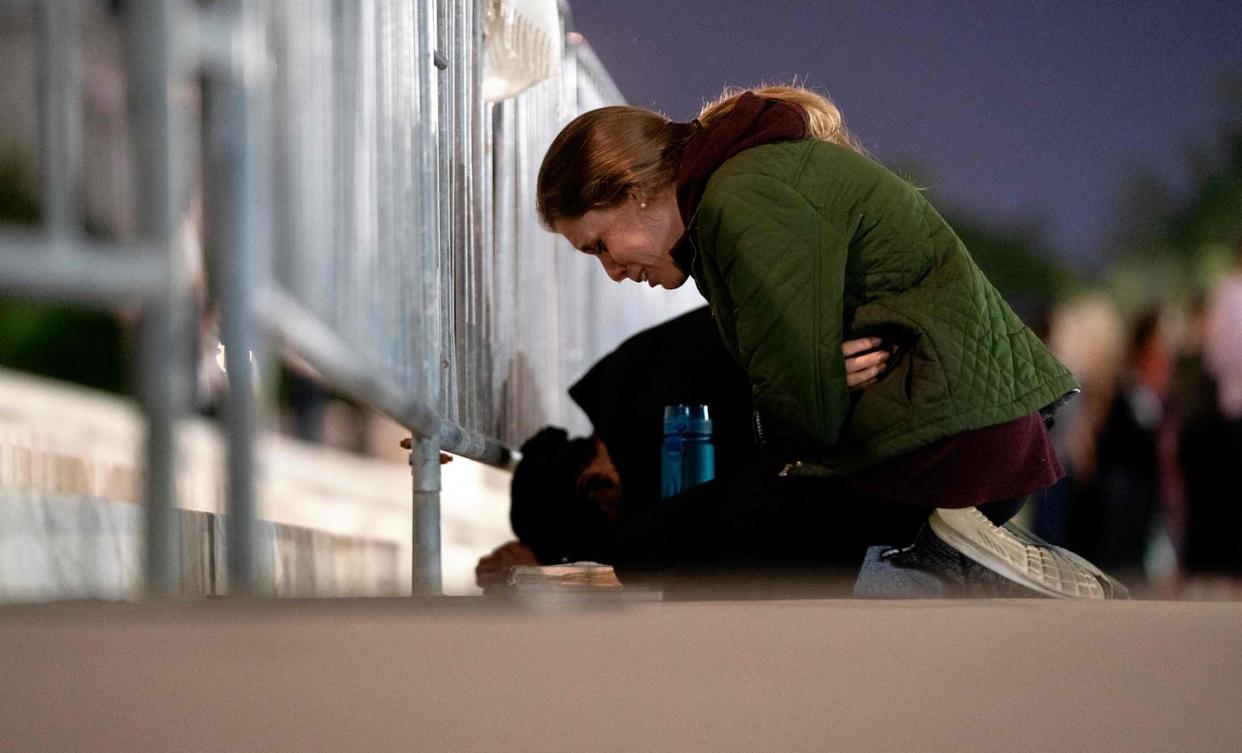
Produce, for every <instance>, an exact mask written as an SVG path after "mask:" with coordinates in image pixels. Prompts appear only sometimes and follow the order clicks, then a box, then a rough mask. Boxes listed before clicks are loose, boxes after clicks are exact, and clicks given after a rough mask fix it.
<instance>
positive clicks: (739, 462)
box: [475, 306, 888, 586]
mask: <svg viewBox="0 0 1242 753" xmlns="http://www.w3.org/2000/svg"><path fill="white" fill-rule="evenodd" d="M880 345H881V342H880V341H879V339H878V338H864V339H861V340H853V341H849V342H847V343H845V344H844V345H843V350H844V352H845V354H846V356H847V357H848V358H847V361H846V368H847V371H848V372H849V373H848V375H847V381H848V384H849V385H850V387H851V388H852V389H862V388H865V387H867V386H869V385H870V384H871V383H873V382H874V380H875V379H876V378H877V377H878V376H879V374H880V372H881V370H882V369H883V367H884V364H885V362H886V361H887V358H888V354H887V352H885V351H883V350H880V349H879V346H880ZM569 395H570V397H571V398H572V399H573V401H574V402H575V403H576V404H577V405H578V406H579V407H580V408H582V410H583V412H584V413H586V415H587V418H588V419H589V420H590V422H591V426H592V427H593V429H594V433H593V434H592V435H591V436H589V437H577V438H571V437H570V436H569V435H568V433H567V432H566V431H565V430H563V429H559V428H556V427H547V428H545V429H543V430H541V431H540V432H539V433H537V434H536V435H535V436H533V437H531V438H530V439H529V440H527V442H526V443H525V444H523V446H522V448H521V451H522V461H521V462H520V463H519V464H518V467H517V469H516V470H515V471H514V474H513V483H512V487H511V495H510V496H511V507H510V522H511V523H512V525H513V530H514V533H515V534H516V535H517V536H518V539H519V541H517V542H510V543H508V544H505V545H503V546H501V547H500V548H499V549H497V550H496V551H494V552H493V553H492V554H490V555H488V556H487V557H484V558H483V559H481V560H480V561H479V565H478V567H477V568H476V571H475V574H476V579H477V581H478V583H479V585H481V586H486V585H490V584H494V583H496V582H498V581H499V580H501V579H503V578H504V577H505V574H506V573H507V572H508V569H509V568H510V567H511V566H513V565H519V564H555V563H560V562H567V561H568V562H575V561H596V562H605V563H606V562H610V561H611V551H610V549H611V545H612V537H613V535H614V534H615V532H616V530H617V527H618V526H619V524H620V522H621V521H622V520H624V519H625V518H627V517H629V516H630V515H633V514H634V513H636V512H638V511H639V510H641V509H643V508H644V507H646V506H647V505H650V504H653V503H655V502H657V501H658V500H659V499H660V448H661V442H662V439H663V415H664V406H666V405H675V404H679V403H683V404H702V405H707V406H708V410H709V412H710V415H711V418H712V422H713V437H712V440H713V443H714V445H715V452H716V476H717V478H726V477H728V476H729V475H730V473H731V472H732V471H733V470H735V469H738V468H741V467H743V466H745V465H747V464H749V463H750V462H751V461H753V460H754V459H756V458H758V457H759V454H760V452H761V447H760V444H759V438H758V437H756V436H755V432H754V431H753V429H752V426H753V422H752V411H751V402H750V386H749V382H748V380H747V377H746V374H745V372H744V371H743V370H742V368H741V367H740V366H739V365H738V364H737V362H736V361H734V360H733V358H732V357H731V356H730V355H729V354H728V352H727V351H726V350H725V348H724V345H723V343H721V341H720V335H719V333H718V330H717V328H716V324H715V322H714V321H713V320H712V318H711V313H710V311H709V309H708V308H707V307H706V306H704V307H701V308H698V309H695V310H693V311H690V312H688V313H686V314H683V315H681V316H678V317H676V318H674V319H671V320H669V321H667V322H664V323H662V324H660V325H657V326H655V327H652V328H650V329H647V330H644V331H642V332H639V333H638V334H636V335H634V336H633V337H631V338H629V339H628V340H626V341H625V342H624V343H622V344H621V345H620V346H619V347H617V349H616V350H614V351H613V352H612V353H610V354H608V355H607V356H605V357H604V358H602V359H601V360H600V361H599V362H598V363H596V364H595V365H594V366H593V367H592V368H591V369H590V370H589V371H588V372H587V373H586V374H585V375H584V376H583V377H582V378H581V379H579V380H578V382H576V383H575V384H574V385H573V386H572V387H571V388H570V390H569Z"/></svg>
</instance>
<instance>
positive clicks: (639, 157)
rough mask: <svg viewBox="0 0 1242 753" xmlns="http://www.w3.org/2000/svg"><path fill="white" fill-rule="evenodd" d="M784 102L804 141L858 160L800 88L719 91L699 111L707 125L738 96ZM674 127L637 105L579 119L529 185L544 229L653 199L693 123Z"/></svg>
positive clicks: (837, 122) (837, 127) (825, 104)
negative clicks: (638, 194) (636, 196)
mask: <svg viewBox="0 0 1242 753" xmlns="http://www.w3.org/2000/svg"><path fill="white" fill-rule="evenodd" d="M747 91H751V92H754V93H755V94H757V95H759V96H761V97H767V98H769V99H775V100H779V101H781V102H788V103H790V104H794V105H797V106H799V107H801V108H802V109H803V110H805V111H806V114H807V121H808V128H807V136H808V137H809V138H815V139H820V140H822V141H828V142H831V143H834V144H839V145H841V146H844V147H848V148H850V149H853V150H855V151H857V152H859V153H863V154H865V153H866V152H865V151H864V150H863V148H862V146H861V145H860V144H859V143H858V142H857V141H856V140H855V139H854V137H853V136H852V135H850V132H849V131H848V130H846V128H845V123H844V122H843V121H842V119H841V111H840V110H838V109H837V107H836V105H834V104H833V103H832V102H831V101H830V100H829V99H828V98H827V97H824V96H822V95H820V94H817V93H815V92H813V91H811V90H809V89H805V88H803V87H800V86H761V87H758V88H756V89H736V88H730V89H725V91H724V93H723V94H721V95H720V97H719V98H717V99H716V100H715V101H714V102H711V103H710V104H708V105H707V106H705V107H704V108H703V109H702V111H701V112H700V113H699V117H698V124H702V126H704V127H707V126H710V125H711V124H712V123H714V122H717V121H718V120H720V119H722V118H724V117H726V116H727V115H728V114H729V113H730V112H732V111H733V107H734V105H736V103H737V100H738V98H739V97H741V95H742V94H745V93H746V92H747ZM698 124H696V123H693V122H692V123H679V122H676V121H673V120H669V119H668V118H667V117H665V116H664V115H661V114H660V113H658V112H652V111H651V110H644V109H642V108H640V107H626V106H617V105H614V106H611V107H601V108H599V109H597V110H591V111H590V112H587V113H583V114H582V115H579V116H578V117H577V118H574V119H573V121H571V122H570V123H569V125H567V126H565V128H563V129H562V130H561V132H560V133H559V134H557V137H556V138H555V139H554V140H553V141H552V145H551V146H549V147H548V152H547V154H545V155H544V158H543V163H542V164H541V165H540V167H539V177H538V179H537V180H536V209H537V211H538V213H539V220H540V222H542V223H543V225H544V226H545V227H547V228H551V227H552V225H553V224H554V223H555V222H556V221H557V220H559V219H572V218H576V217H581V216H582V215H584V214H586V213H587V212H589V211H591V210H592V209H607V208H609V207H614V206H617V205H619V204H621V203H622V202H624V201H625V200H626V199H627V198H628V197H629V196H630V194H632V193H634V192H635V191H642V192H646V193H656V192H658V191H660V190H661V189H663V188H666V187H668V186H669V185H671V184H672V183H673V181H674V180H675V179H676V177H677V170H678V168H679V167H680V165H681V154H682V150H683V149H684V148H685V145H686V142H688V141H689V140H690V137H691V136H693V135H694V132H695V131H696V130H697V129H698V127H699V125H698Z"/></svg>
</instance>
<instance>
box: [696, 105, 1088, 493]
mask: <svg viewBox="0 0 1242 753" xmlns="http://www.w3.org/2000/svg"><path fill="white" fill-rule="evenodd" d="M695 123H696V124H697V123H698V121H697V120H696V121H695ZM807 123H808V121H807V115H806V111H805V110H803V109H802V108H801V107H799V106H798V105H795V104H791V103H788V102H780V101H777V100H773V99H768V98H765V97H760V96H758V95H756V94H754V93H753V92H746V93H745V94H743V95H742V96H741V97H740V98H739V99H738V100H737V102H736V103H735V104H734V107H733V110H732V112H730V113H729V114H728V115H727V116H725V117H724V118H723V119H721V120H718V121H717V122H714V123H712V124H711V125H710V126H707V127H704V126H702V125H700V127H699V128H698V130H696V131H695V133H694V134H693V135H692V136H691V137H690V140H689V141H688V142H687V143H686V146H685V148H684V150H683V151H682V157H681V167H680V169H679V170H678V172H677V179H676V189H677V205H678V208H679V209H680V211H681V219H682V222H684V223H685V226H686V234H685V236H683V237H682V239H681V241H679V242H678V244H677V246H676V247H675V248H674V249H673V260H674V261H675V262H676V263H677V264H678V266H680V267H681V268H682V269H683V270H686V271H689V270H690V267H691V264H690V262H691V260H692V259H693V258H694V247H693V246H692V245H691V243H690V241H689V237H690V227H691V224H692V220H693V218H694V215H695V212H697V211H698V207H699V202H700V201H701V200H702V198H703V191H704V189H705V188H706V187H707V181H708V179H709V178H711V175H712V173H714V172H715V171H716V169H717V168H718V167H720V166H721V165H722V164H724V163H725V161H726V160H728V159H729V158H730V157H733V156H735V155H737V154H738V153H740V152H742V151H745V150H746V149H751V148H753V147H756V146H760V145H763V144H769V143H772V142H774V141H790V140H796V139H803V138H807ZM777 252H778V251H777V250H776V249H773V253H777ZM1064 475H1065V471H1064V469H1062V468H1061V464H1060V463H1059V462H1057V456H1056V452H1055V450H1054V449H1053V446H1052V440H1051V438H1050V437H1049V436H1048V429H1047V427H1046V425H1045V424H1044V421H1043V418H1042V417H1041V416H1040V415H1039V414H1038V413H1032V414H1031V415H1029V416H1024V417H1023V418H1019V419H1017V420H1014V421H1010V422H1008V423H1003V424H997V425H995V426H988V427H985V428H982V429H976V430H974V431H969V432H964V433H962V434H957V435H954V436H952V437H948V438H947V439H943V440H941V441H939V442H935V443H933V444H931V445H928V446H927V447H923V448H920V449H918V450H915V451H914V452H911V453H909V454H907V455H903V456H901V457H897V458H894V459H892V460H888V461H886V462H884V463H882V464H880V465H878V466H875V467H872V468H868V469H866V470H863V471H861V472H859V473H856V474H854V475H852V476H850V477H849V483H850V485H851V486H852V487H853V488H854V489H855V490H857V491H859V492H862V493H864V494H867V495H868V496H872V497H876V498H878V499H885V500H891V501H893V502H899V503H903V504H911V505H927V506H930V507H972V506H975V505H980V504H983V503H985V502H994V501H1000V500H1009V499H1016V498H1019V497H1024V496H1026V495H1027V494H1031V493H1032V492H1036V491H1039V490H1040V489H1044V488H1047V487H1049V486H1051V485H1052V484H1054V483H1056V481H1057V480H1058V479H1059V478H1061V477H1062V476H1064Z"/></svg>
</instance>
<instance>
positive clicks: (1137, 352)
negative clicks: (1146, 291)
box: [1070, 309, 1172, 586]
mask: <svg viewBox="0 0 1242 753" xmlns="http://www.w3.org/2000/svg"><path fill="white" fill-rule="evenodd" d="M1124 363H1125V369H1124V371H1123V372H1122V373H1121V374H1120V375H1119V381H1118V383H1117V386H1116V387H1115V389H1113V390H1112V395H1113V398H1112V401H1111V403H1110V405H1109V410H1108V413H1107V415H1106V416H1105V419H1104V422H1103V424H1102V425H1101V426H1100V430H1099V434H1098V435H1097V437H1096V440H1095V480H1096V484H1097V490H1098V494H1097V495H1092V496H1085V497H1083V498H1081V499H1080V500H1079V501H1078V504H1077V505H1076V506H1075V508H1074V510H1073V512H1072V514H1071V518H1070V520H1071V529H1070V547H1071V548H1073V549H1074V550H1075V551H1080V552H1083V553H1084V554H1086V556H1088V557H1090V558H1092V559H1093V560H1095V561H1097V562H1099V563H1100V564H1101V565H1102V566H1104V567H1106V568H1109V569H1110V570H1111V571H1113V572H1114V573H1115V574H1116V575H1117V576H1118V577H1119V578H1121V579H1122V580H1123V581H1124V582H1126V583H1127V585H1131V586H1138V585H1142V584H1144V583H1146V581H1147V572H1146V568H1145V558H1146V555H1147V554H1148V548H1149V542H1151V541H1152V539H1153V536H1154V535H1155V534H1156V533H1157V531H1158V526H1159V524H1160V522H1161V520H1162V519H1163V516H1162V513H1163V511H1164V504H1163V494H1162V491H1163V486H1164V483H1163V474H1164V473H1167V472H1168V469H1169V468H1170V465H1171V462H1170V461H1171V458H1168V457H1165V453H1164V452H1162V449H1164V445H1163V443H1162V435H1163V434H1164V430H1165V427H1166V426H1167V420H1168V411H1167V405H1166V403H1167V400H1168V396H1169V383H1170V378H1171V375H1172V360H1171V357H1170V353H1169V348H1168V345H1167V343H1166V339H1165V334H1164V327H1163V326H1162V324H1161V315H1160V311H1159V310H1158V309H1151V310H1148V311H1146V312H1144V313H1143V314H1142V315H1140V316H1139V317H1138V318H1137V319H1136V320H1135V322H1134V324H1133V325H1132V326H1131V331H1130V337H1129V342H1128V347H1127V351H1126V357H1125V361H1124Z"/></svg>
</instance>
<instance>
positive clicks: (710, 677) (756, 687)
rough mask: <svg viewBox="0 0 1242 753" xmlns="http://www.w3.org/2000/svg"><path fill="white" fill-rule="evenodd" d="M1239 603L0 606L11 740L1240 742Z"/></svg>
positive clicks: (226, 747)
mask: <svg viewBox="0 0 1242 753" xmlns="http://www.w3.org/2000/svg"><path fill="white" fill-rule="evenodd" d="M1240 627H1242V605H1239V604H1214V603H1193V604H1190V603H1166V602H1105V603H1070V602H1048V601H1038V602H1028V601H1020V602H1016V601H1015V602H1010V601H991V602H988V601H979V602H952V601H946V602H856V601H818V602H806V601H789V602H707V603H677V604H668V603H664V604H660V603H651V604H636V605H620V604H614V605H613V606H611V607H607V608H605V607H595V608H582V609H574V610H557V611H540V610H531V609H521V608H517V607H514V606H512V605H510V606H508V607H504V606H498V605H496V604H495V603H492V602H489V601H487V600H482V599H457V600H450V599H439V600H431V601H419V600H409V599H407V600H333V601H320V602H300V601H288V602H272V603H246V602H231V601H227V600H215V601H210V602H195V603H188V604H168V605H159V604H156V605H145V606H143V605H101V604H62V605H48V606H43V607H20V608H10V609H8V610H6V611H2V612H0V667H3V668H4V670H3V675H4V681H3V683H0V688H2V689H3V690H2V691H0V695H2V700H0V750H14V751H17V750H20V751H31V752H34V751H63V750H92V751H118V752H120V751H125V753H132V751H137V750H178V751H190V750H202V751H260V750H261V751H286V750H287V751H303V752H305V751H363V750H365V751H387V750H393V751H396V750H402V751H410V750H419V751H439V750H444V751H489V753H495V752H496V751H506V752H509V751H559V750H565V751H569V750H573V751H599V752H604V751H700V750H701V751H765V752H766V751H802V750H806V751H824V750H847V751H897V750H909V751H942V750H943V751H949V750H952V751H988V752H989V753H994V752H997V751H1034V750H1047V751H1092V752H1093V753H1094V752H1098V751H1126V752H1127V753H1134V752H1136V751H1153V752H1156V751H1159V752H1160V753H1166V752H1167V751H1236V750H1238V748H1239V745H1240V741H1242V714H1240V713H1239V709H1242V671H1239V669H1240V668H1242V631H1240V630H1239V628H1240Z"/></svg>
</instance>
